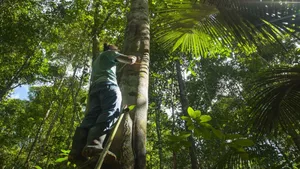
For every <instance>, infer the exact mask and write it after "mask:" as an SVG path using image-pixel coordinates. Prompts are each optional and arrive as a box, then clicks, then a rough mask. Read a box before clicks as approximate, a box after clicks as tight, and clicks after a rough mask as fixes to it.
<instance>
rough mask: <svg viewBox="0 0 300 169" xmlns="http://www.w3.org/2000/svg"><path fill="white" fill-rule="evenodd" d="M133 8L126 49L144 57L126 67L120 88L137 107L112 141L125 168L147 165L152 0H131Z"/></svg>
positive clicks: (113, 149)
mask: <svg viewBox="0 0 300 169" xmlns="http://www.w3.org/2000/svg"><path fill="white" fill-rule="evenodd" d="M130 9H131V10H130V12H129V14H128V15H127V27H126V32H125V41H124V53H125V54H128V55H135V56H138V57H140V59H139V60H138V63H137V64H135V65H131V66H130V65H126V66H125V67H124V69H123V71H122V74H121V78H120V79H121V80H120V89H121V91H122V99H123V104H125V105H136V107H135V109H134V110H132V111H131V112H130V114H128V116H126V117H125V119H124V122H123V124H124V125H123V127H122V128H121V129H119V134H120V135H117V137H116V138H115V142H116V143H115V144H113V145H112V151H114V152H115V153H116V154H117V155H118V156H119V157H121V158H120V162H121V165H122V168H126V169H129V168H136V169H145V168H146V127H147V110H148V83H149V80H148V79H149V60H150V55H149V50H150V25H149V16H148V13H149V12H148V1H147V0H131V8H130ZM131 129H132V130H131ZM130 132H131V133H130ZM128 133H129V134H128ZM131 140H132V143H131ZM120 141H121V142H122V146H121V147H120V146H118V144H117V143H119V144H120ZM124 148H126V150H124ZM128 149H131V150H128Z"/></svg>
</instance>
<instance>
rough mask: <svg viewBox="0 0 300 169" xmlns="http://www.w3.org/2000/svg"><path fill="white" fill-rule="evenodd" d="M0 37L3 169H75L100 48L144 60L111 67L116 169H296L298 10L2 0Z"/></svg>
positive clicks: (199, 1)
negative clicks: (117, 100) (121, 116)
mask: <svg viewBox="0 0 300 169" xmlns="http://www.w3.org/2000/svg"><path fill="white" fill-rule="evenodd" d="M0 30H1V31H0V55H1V56H0V126H1V130H0V167H2V168H5V169H6V168H24V169H25V168H36V169H41V168H42V169H52V168H53V169H54V168H61V169H65V168H76V166H74V165H73V164H70V162H68V160H67V156H68V153H69V151H70V146H71V143H72V137H73V134H74V131H75V129H76V127H77V126H78V125H79V123H80V122H81V120H82V119H83V117H84V115H85V112H86V107H87V104H88V100H89V99H88V92H89V87H90V74H91V71H92V69H91V63H92V61H93V60H94V59H95V58H96V57H97V56H98V55H99V54H100V53H101V52H102V51H103V44H104V43H109V44H115V45H116V46H118V47H119V49H121V52H122V53H125V54H132V55H137V56H139V57H140V58H141V60H142V62H141V66H137V67H134V68H133V69H130V68H129V67H128V66H127V65H124V64H121V63H120V64H119V65H118V69H117V75H118V81H119V85H120V86H121V91H122V93H124V97H123V102H124V103H126V104H128V105H136V109H134V112H133V114H131V115H130V116H129V115H128V117H125V122H124V123H125V124H127V123H126V122H129V123H128V124H131V123H132V124H131V125H132V128H130V129H131V130H130V132H129V134H128V135H124V134H123V135H122V134H121V135H118V136H117V137H116V141H115V144H113V145H112V149H113V150H114V151H116V152H118V153H116V154H117V155H118V157H122V158H123V156H124V154H125V153H126V152H125V151H123V150H124V149H121V148H119V147H118V146H117V145H121V143H119V142H118V141H119V140H120V138H121V139H122V138H130V139H132V142H130V143H132V144H130V146H132V147H127V148H128V149H129V150H130V152H131V153H132V154H130V156H132V157H131V158H132V159H133V160H131V161H130V160H127V161H126V160H124V159H123V161H122V158H120V164H122V166H123V168H125V169H129V168H149V169H164V168H166V169H168V168H173V169H186V168H192V169H198V168H203V169H213V168H228V169H232V168H236V169H237V168H278V169H281V168H291V169H297V168H300V38H299V37H300V33H299V31H300V1H299V0H294V1H279V0H273V1H267V0H266V1H265V0H249V1H243V0H209V1H205V0H180V1H176V0H150V1H144V0H130V1H121V0H114V1H107V0H101V1H100V0H93V1H88V0H55V1H48V0H39V1H37V0H22V1H18V0H1V1H0ZM25 86H29V91H28V93H22V94H25V95H26V97H25V99H24V98H23V99H21V98H18V97H16V89H20V88H24V87H25ZM132 93H137V94H135V96H134V97H132V95H133V94H132ZM17 94H18V93H17ZM19 94H20V93H19ZM139 99H140V100H139ZM124 126H125V125H124ZM124 126H123V127H122V129H123V128H124V129H123V130H122V131H125V130H126V128H125V127H124ZM136 126H138V127H136ZM134 127H136V128H134ZM144 130H145V131H144ZM124 133H125V132H124ZM146 140H147V141H146ZM118 143H119V144H118ZM124 145H125V144H124ZM134 166H135V167H134Z"/></svg>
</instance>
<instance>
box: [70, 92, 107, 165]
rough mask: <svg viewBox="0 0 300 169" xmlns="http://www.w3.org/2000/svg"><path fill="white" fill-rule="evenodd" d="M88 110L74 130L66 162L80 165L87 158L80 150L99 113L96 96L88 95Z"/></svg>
mask: <svg viewBox="0 0 300 169" xmlns="http://www.w3.org/2000/svg"><path fill="white" fill-rule="evenodd" d="M88 109H89V110H90V111H89V112H87V114H86V115H85V117H84V119H83V121H82V123H81V124H80V126H79V127H77V128H76V131H75V134H74V136H73V142H72V148H71V151H70V153H69V157H68V160H69V161H70V162H71V163H75V164H77V165H80V164H82V163H84V162H85V161H87V158H86V157H84V156H83V155H82V150H83V148H84V147H85V145H86V143H87V137H88V132H89V129H90V128H91V127H92V126H94V124H95V123H96V119H97V117H98V115H99V113H98V112H100V111H101V107H100V100H99V98H98V96H97V95H94V94H93V95H90V103H89V107H88Z"/></svg>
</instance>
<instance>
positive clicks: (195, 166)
mask: <svg viewBox="0 0 300 169" xmlns="http://www.w3.org/2000/svg"><path fill="white" fill-rule="evenodd" d="M176 71H177V80H178V84H179V91H180V102H181V107H182V112H183V115H185V116H188V113H187V109H188V107H189V101H188V99H187V96H186V93H185V91H186V89H185V82H184V80H183V78H182V74H181V72H182V70H181V65H180V62H179V60H177V61H176ZM185 127H186V130H187V131H189V130H188V129H187V126H185ZM188 140H189V142H191V147H190V156H191V163H192V169H199V168H198V160H197V156H196V152H195V150H196V146H195V141H194V138H193V136H192V134H191V135H190V136H189V137H188Z"/></svg>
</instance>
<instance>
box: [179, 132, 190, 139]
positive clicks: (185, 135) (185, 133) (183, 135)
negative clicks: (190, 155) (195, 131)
mask: <svg viewBox="0 0 300 169" xmlns="http://www.w3.org/2000/svg"><path fill="white" fill-rule="evenodd" d="M190 135H191V133H189V132H180V134H179V137H180V138H182V139H186V138H188V137H189V136H190Z"/></svg>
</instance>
